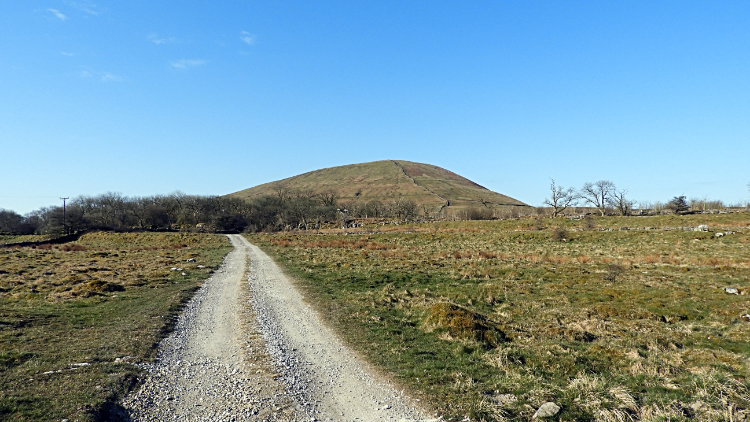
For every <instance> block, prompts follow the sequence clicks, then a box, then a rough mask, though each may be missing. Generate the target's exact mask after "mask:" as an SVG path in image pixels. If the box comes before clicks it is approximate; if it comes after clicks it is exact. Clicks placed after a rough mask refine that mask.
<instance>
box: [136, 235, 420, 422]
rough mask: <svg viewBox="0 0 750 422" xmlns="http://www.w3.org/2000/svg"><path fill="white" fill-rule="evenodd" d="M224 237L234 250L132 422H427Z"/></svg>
mask: <svg viewBox="0 0 750 422" xmlns="http://www.w3.org/2000/svg"><path fill="white" fill-rule="evenodd" d="M228 237H229V239H230V241H231V242H232V245H233V246H234V247H235V249H234V250H233V251H232V252H230V253H229V254H228V255H227V257H226V258H225V260H224V263H223V264H222V266H221V267H220V268H219V270H217V271H216V272H215V273H214V274H213V275H212V276H211V278H209V279H208V280H206V282H205V283H204V284H203V286H202V287H201V289H200V290H199V291H198V292H197V293H196V295H195V296H194V297H193V299H191V301H190V302H188V304H187V305H186V306H185V309H184V311H183V313H182V314H181V316H180V318H179V320H178V322H177V325H176V327H175V331H174V332H173V333H172V335H170V336H169V337H168V338H166V339H164V341H163V342H162V343H161V345H160V350H159V359H158V360H157V362H156V363H154V364H143V365H142V367H143V368H144V369H146V370H148V371H149V377H148V378H147V379H146V381H145V383H144V385H143V386H142V387H141V388H140V389H139V390H138V391H137V392H135V393H133V394H131V395H130V396H128V397H127V398H126V399H125V400H124V401H123V407H124V408H125V409H126V410H127V411H128V412H129V414H130V419H131V420H132V421H138V422H140V421H165V420H179V421H273V420H284V421H302V420H306V421H310V420H319V421H323V420H333V421H355V420H356V421H416V420H425V419H424V418H425V414H424V413H423V412H420V411H418V410H416V409H414V408H412V407H410V406H409V405H408V403H407V402H408V399H406V398H405V397H403V396H402V394H400V393H399V392H397V391H396V390H395V389H394V388H392V387H391V386H389V385H388V384H387V382H383V381H381V380H379V379H378V378H377V377H375V376H373V375H371V374H370V373H369V372H368V371H367V370H365V368H364V366H363V365H362V364H361V363H360V362H359V360H358V359H357V358H356V356H355V355H354V354H353V353H352V352H350V351H349V350H348V349H347V348H346V346H344V344H343V343H342V342H341V340H339V339H338V338H337V337H336V336H335V335H334V333H333V332H332V331H331V330H330V329H328V328H327V327H326V326H325V325H324V324H323V323H322V321H321V320H320V318H319V317H318V315H317V314H316V313H315V312H314V311H313V310H312V308H310V307H309V306H308V305H307V304H306V303H305V302H304V300H303V298H302V296H301V295H300V294H299V292H298V291H297V290H296V289H295V288H294V286H293V285H292V283H290V282H289V280H288V279H287V278H286V276H285V275H284V274H283V273H282V271H281V270H280V269H279V268H278V267H277V266H276V264H275V263H274V262H273V261H272V260H271V259H270V258H269V257H268V256H267V255H266V254H265V253H264V252H262V251H261V250H260V249H258V248H257V247H256V246H254V245H252V244H250V243H249V242H248V241H247V240H246V239H245V238H244V237H242V236H240V235H229V236H228ZM248 258H249V259H250V262H251V265H250V269H249V271H247V260H248ZM248 274H249V276H248ZM248 281H249V283H248ZM248 287H249V289H248Z"/></svg>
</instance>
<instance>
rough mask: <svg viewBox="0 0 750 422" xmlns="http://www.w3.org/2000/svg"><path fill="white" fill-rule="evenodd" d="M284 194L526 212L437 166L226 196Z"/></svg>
mask: <svg viewBox="0 0 750 422" xmlns="http://www.w3.org/2000/svg"><path fill="white" fill-rule="evenodd" d="M284 191H288V192H301V193H305V194H310V195H315V194H325V193H329V194H330V193H333V194H335V196H336V197H338V202H339V203H346V202H362V201H364V202H369V201H380V202H383V203H387V202H393V201H394V200H396V199H403V200H411V201H413V202H414V203H416V204H417V205H419V206H420V207H428V208H432V209H434V211H443V212H446V211H447V212H448V213H450V212H455V211H458V210H460V209H466V208H472V207H488V208H496V207H500V206H521V207H523V206H528V205H527V204H524V203H523V202H521V201H519V200H517V199H513V198H511V197H509V196H506V195H503V194H500V193H497V192H493V191H491V190H489V189H487V188H485V187H483V186H480V185H478V184H476V183H474V182H472V181H471V180H469V179H466V178H465V177H461V176H459V175H457V174H456V173H453V172H451V171H448V170H446V169H443V168H440V167H438V166H433V165H430V164H422V163H414V162H410V161H399V160H383V161H373V162H370V163H362V164H350V165H346V166H339V167H330V168H325V169H320V170H315V171H311V172H308V173H304V174H300V175H298V176H293V177H289V178H287V179H283V180H278V181H275V182H270V183H264V184H262V185H258V186H255V187H252V188H249V189H245V190H241V191H239V192H235V193H231V194H229V195H227V196H229V197H237V198H243V199H251V198H255V197H258V196H263V195H278V194H279V193H280V192H284Z"/></svg>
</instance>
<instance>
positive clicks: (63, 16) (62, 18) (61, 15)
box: [47, 9, 68, 21]
mask: <svg viewBox="0 0 750 422" xmlns="http://www.w3.org/2000/svg"><path fill="white" fill-rule="evenodd" d="M47 11H48V12H52V14H53V15H55V16H56V17H57V18H58V19H60V20H61V21H64V20H65V19H68V17H67V16H65V15H63V14H62V13H61V12H60V11H59V10H57V9H47Z"/></svg>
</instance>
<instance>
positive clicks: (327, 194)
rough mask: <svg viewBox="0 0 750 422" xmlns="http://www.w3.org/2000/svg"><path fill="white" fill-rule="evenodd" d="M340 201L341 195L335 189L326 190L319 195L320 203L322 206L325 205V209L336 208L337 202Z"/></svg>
mask: <svg viewBox="0 0 750 422" xmlns="http://www.w3.org/2000/svg"><path fill="white" fill-rule="evenodd" d="M338 199H339V194H338V192H336V191H335V190H333V189H330V190H325V191H323V192H320V193H319V194H318V201H320V205H323V206H324V207H327V206H335V205H336V200H338Z"/></svg>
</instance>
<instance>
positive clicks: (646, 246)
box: [248, 213, 750, 421]
mask: <svg viewBox="0 0 750 422" xmlns="http://www.w3.org/2000/svg"><path fill="white" fill-rule="evenodd" d="M699 224H707V225H709V226H710V228H711V232H694V231H686V230H683V229H680V228H682V227H690V226H697V225H699ZM626 226H627V227H628V229H627V230H626V229H625V227H626ZM748 226H750V215H748V214H746V213H744V214H722V215H690V216H668V217H629V218H627V217H623V218H618V217H607V218H597V219H595V220H593V221H588V222H587V221H571V220H563V219H554V220H552V219H544V220H539V221H536V220H515V221H494V222H451V223H447V222H446V223H436V224H424V225H411V226H400V227H399V228H398V229H399V231H400V232H382V231H379V230H382V228H379V227H370V228H368V227H365V228H364V229H365V231H367V232H369V233H362V234H351V233H350V234H347V235H343V233H342V234H337V235H334V234H313V233H308V234H305V233H301V232H295V233H287V234H277V235H248V238H249V239H250V240H251V241H252V242H255V243H256V244H258V245H260V246H261V247H263V248H264V249H265V250H266V251H268V252H269V253H271V254H272V255H273V256H274V257H276V259H277V260H278V261H279V262H280V263H281V264H282V265H284V266H285V267H286V268H287V269H288V271H289V272H290V273H291V274H292V275H294V276H296V277H297V278H298V279H299V280H300V283H301V285H302V286H303V288H304V289H305V290H306V291H307V293H308V296H309V297H311V298H312V301H313V302H314V303H315V304H316V306H318V308H319V309H321V310H322V312H323V314H324V315H325V316H326V317H327V318H328V319H329V320H330V321H331V322H332V323H333V324H334V325H335V326H336V327H337V328H338V329H339V331H340V332H341V333H342V335H343V336H344V337H345V338H346V339H347V340H348V341H349V342H350V343H351V344H352V345H354V347H355V348H357V349H358V350H359V351H360V352H361V353H362V354H363V355H365V356H366V357H367V359H368V360H369V361H370V362H372V363H374V364H375V365H376V366H379V367H381V368H383V369H384V370H385V371H387V372H390V373H392V374H395V376H396V378H397V380H398V382H400V383H401V384H402V385H403V386H405V387H407V388H408V389H410V390H412V391H413V392H414V394H415V395H416V397H417V398H419V399H420V400H422V401H423V402H427V403H430V404H431V405H432V406H433V407H434V408H435V409H436V410H438V411H439V412H440V413H441V414H443V415H445V416H446V417H448V418H452V419H454V420H461V419H464V418H465V417H466V416H468V417H470V418H471V419H472V420H487V421H490V420H492V421H502V420H518V421H521V420H523V421H528V420H530V418H531V416H532V415H533V414H534V412H535V410H536V409H537V408H538V407H539V406H540V405H541V404H542V403H544V402H547V401H553V402H555V403H557V404H558V405H560V406H561V407H562V410H561V411H560V412H559V413H558V414H557V415H556V416H555V417H553V418H550V419H549V420H560V421H587V420H592V421H593V420H597V421H626V420H643V421H683V420H684V421H687V420H705V421H741V420H746V419H747V416H748V414H750V412H749V410H748V409H750V394H749V392H748V387H749V386H750V384H749V381H750V379H749V378H748V375H750V373H749V372H748V363H749V362H748V356H750V342H748V339H749V338H750V322H748V320H747V319H746V318H747V317H746V318H743V317H742V315H745V314H748V313H749V312H750V301H748V298H749V297H750V296H748V295H749V294H750V228H748ZM716 232H722V233H724V232H736V233H735V234H730V235H726V236H724V237H716V236H715V233H716ZM562 239H565V241H563V240H562ZM724 288H734V289H737V293H738V294H730V293H727V292H726V291H725V290H723V289H724Z"/></svg>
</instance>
